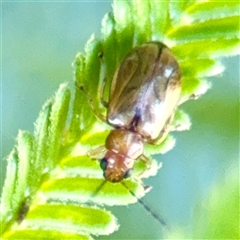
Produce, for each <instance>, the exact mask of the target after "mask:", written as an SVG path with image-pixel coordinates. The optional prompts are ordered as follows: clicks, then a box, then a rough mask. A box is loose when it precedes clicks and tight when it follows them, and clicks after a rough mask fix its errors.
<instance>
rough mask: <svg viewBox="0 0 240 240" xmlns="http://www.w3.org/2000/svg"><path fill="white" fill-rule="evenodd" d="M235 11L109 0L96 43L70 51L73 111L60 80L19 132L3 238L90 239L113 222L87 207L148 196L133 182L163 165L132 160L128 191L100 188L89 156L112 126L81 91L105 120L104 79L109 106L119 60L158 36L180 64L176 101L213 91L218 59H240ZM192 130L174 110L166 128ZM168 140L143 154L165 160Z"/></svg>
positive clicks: (225, 6)
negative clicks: (30, 124) (29, 128)
mask: <svg viewBox="0 0 240 240" xmlns="http://www.w3.org/2000/svg"><path fill="white" fill-rule="evenodd" d="M238 9H239V3H238V2H237V1H235V2H234V1H231V2H218V1H208V2H199V1H193V0H186V1H157V0H149V1H147V0H146V1H120V0H116V1H114V5H113V12H112V13H109V14H107V15H106V16H105V17H104V18H103V21H102V29H101V38H100V39H97V38H95V37H94V35H92V36H91V38H90V39H89V41H88V42H87V44H86V46H85V51H84V53H78V54H77V55H76V59H75V62H74V74H75V84H76V87H75V92H74V93H72V94H71V95H73V96H72V98H73V103H72V105H71V107H70V109H69V101H70V90H69V89H68V86H67V84H62V85H61V86H60V88H59V90H58V91H57V93H56V95H55V96H54V97H53V98H51V99H50V100H48V101H47V102H46V104H45V105H44V106H43V108H42V110H41V111H40V114H39V118H38V119H37V121H36V124H35V130H34V134H30V133H28V132H24V131H20V132H19V135H18V137H17V143H16V147H14V149H13V151H12V152H11V153H10V155H9V156H8V159H7V161H8V167H7V177H6V180H5V185H4V189H3V194H2V197H1V215H2V219H1V221H2V222H1V224H2V230H3V236H2V239H21V238H22V239H33V238H34V239H37V238H38V239H91V236H90V235H91V234H93V235H94V234H95V235H98V234H109V233H111V232H113V231H115V230H116V229H117V228H118V224H117V222H116V219H115V217H113V216H112V215H111V213H109V212H107V211H106V210H104V209H100V208H96V207H93V205H101V204H105V205H127V204H130V203H133V202H136V201H137V199H136V197H133V196H132V195H131V194H130V192H129V189H130V190H131V191H132V192H134V193H135V194H136V196H138V197H139V198H140V197H142V196H143V195H144V194H145V190H144V187H143V185H142V182H141V180H136V178H137V177H139V176H140V177H141V178H144V177H149V176H153V175H155V174H156V172H157V170H158V169H159V168H160V166H161V165H160V164H159V163H157V162H156V161H155V160H154V159H151V158H150V163H151V165H150V167H149V169H147V170H146V168H147V167H148V166H146V163H143V162H141V161H137V162H136V164H135V168H134V174H133V178H132V179H130V180H127V181H125V185H126V186H127V188H129V189H127V188H126V187H125V186H124V185H123V184H121V183H118V184H112V183H108V182H104V180H103V177H102V170H101V169H100V168H99V162H98V161H96V160H92V159H90V158H89V157H87V156H86V154H87V152H88V150H89V149H93V148H95V147H97V146H100V145H102V144H104V140H105V138H106V136H107V134H108V132H109V130H108V129H110V128H109V126H107V125H106V124H102V123H99V121H98V120H97V118H96V116H95V114H94V113H93V111H92V109H91V108H90V107H89V102H88V101H87V98H86V95H85V94H84V93H83V92H81V91H80V90H79V87H81V86H82V85H83V86H84V88H85V89H86V92H87V94H88V97H90V98H91V100H92V106H93V107H94V109H95V112H100V113H101V114H105V113H106V109H104V108H103V107H102V106H101V104H100V99H99V91H100V88H101V83H102V82H103V81H104V80H107V84H106V91H105V92H104V97H105V99H106V100H107V99H108V92H109V88H110V84H111V79H112V77H113V74H114V72H115V70H116V68H117V66H118V65H119V63H120V61H121V60H122V59H123V57H124V56H125V54H126V53H127V52H128V51H129V50H130V49H131V48H132V47H134V46H137V45H139V44H142V43H144V42H147V41H152V40H158V41H162V42H164V43H165V44H167V45H168V46H169V47H170V48H171V50H172V52H173V53H174V55H175V56H176V58H177V59H178V61H179V63H180V65H181V69H182V82H183V83H182V98H181V102H184V101H186V100H188V99H189V98H196V97H198V96H200V95H201V94H203V93H205V92H206V90H207V89H208V88H209V87H210V83H209V82H207V80H206V77H207V76H213V75H216V74H219V73H221V72H222V71H223V70H224V67H223V66H222V65H221V63H220V62H219V61H218V59H217V58H219V57H226V56H232V55H236V54H239V49H240V48H239V45H240V44H239V25H238V22H239V10H238ZM105 78H106V79H105ZM69 112H70V113H69ZM67 120H68V121H69V125H68V124H67V123H68V121H67ZM190 125H191V122H190V118H189V117H188V115H187V114H186V113H184V112H182V111H181V110H177V111H176V114H175V117H174V121H173V123H172V126H175V127H176V128H177V130H186V129H189V128H190ZM174 144H175V139H174V138H173V137H172V136H171V135H169V136H168V137H167V138H166V139H165V141H164V142H162V143H161V144H160V145H147V146H146V148H145V154H146V155H152V154H157V153H162V154H164V153H165V152H167V151H168V150H170V149H171V148H172V147H173V146H174ZM84 204H87V205H89V206H86V205H84ZM99 219H101V221H100V220H99ZM22 220H23V221H22ZM21 221H22V222H21ZM20 222H21V223H20ZM19 223H20V225H18V224H19ZM209 235H210V234H209Z"/></svg>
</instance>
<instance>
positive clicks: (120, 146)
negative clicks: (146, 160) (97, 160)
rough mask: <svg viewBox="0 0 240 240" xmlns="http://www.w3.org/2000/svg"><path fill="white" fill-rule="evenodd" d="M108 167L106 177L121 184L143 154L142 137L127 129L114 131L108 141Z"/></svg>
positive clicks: (106, 156) (106, 157)
mask: <svg viewBox="0 0 240 240" xmlns="http://www.w3.org/2000/svg"><path fill="white" fill-rule="evenodd" d="M105 147H106V148H107V150H108V151H107V153H106V155H105V158H104V159H106V161H107V167H106V169H105V171H104V176H105V178H106V179H107V180H109V181H111V182H119V181H121V180H122V179H123V178H124V177H126V173H127V172H128V171H129V170H131V169H132V168H133V165H134V160H135V159H137V158H138V157H139V156H140V155H141V154H142V153H143V140H142V137H141V136H140V135H139V134H137V133H134V132H131V131H129V130H125V129H114V130H112V131H111V132H110V134H109V136H108V137H107V139H106V143H105Z"/></svg>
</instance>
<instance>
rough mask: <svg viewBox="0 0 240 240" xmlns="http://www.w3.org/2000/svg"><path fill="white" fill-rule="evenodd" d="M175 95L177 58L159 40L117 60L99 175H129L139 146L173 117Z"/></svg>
mask: <svg viewBox="0 0 240 240" xmlns="http://www.w3.org/2000/svg"><path fill="white" fill-rule="evenodd" d="M180 92H181V73H180V69H179V65H178V63H177V60H176V59H175V57H174V56H173V55H172V53H171V52H170V50H169V49H168V48H167V47H166V46H165V45H164V44H162V43H160V42H149V43H146V44H143V45H141V46H138V47H136V48H134V49H133V50H132V51H131V52H130V53H129V54H128V55H127V56H126V57H125V58H124V59H123V61H122V63H121V64H120V66H119V67H118V69H117V70H116V72H115V74H114V78H113V81H112V85H111V90H110V96H109V103H108V111H107V122H108V123H109V124H110V125H112V126H113V127H114V128H115V129H114V130H112V131H111V133H110V134H109V136H108V137H107V139H106V143H105V147H106V149H107V153H106V155H105V157H104V158H103V159H102V161H101V167H102V169H103V170H104V177H105V178H106V180H108V181H111V182H119V181H121V180H122V179H123V178H126V177H128V176H129V174H130V173H129V171H130V170H131V169H132V168H133V165H134V161H135V159H137V158H139V157H140V156H141V155H142V154H143V145H144V142H148V143H152V144H154V142H156V141H157V140H158V138H159V136H161V135H162V132H164V131H166V130H165V129H164V128H165V126H166V125H167V124H169V121H170V119H171V116H172V115H173V114H174V111H175V108H176V106H177V104H178V100H179V97H180Z"/></svg>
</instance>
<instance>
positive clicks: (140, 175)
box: [137, 154, 151, 178]
mask: <svg viewBox="0 0 240 240" xmlns="http://www.w3.org/2000/svg"><path fill="white" fill-rule="evenodd" d="M138 160H139V161H141V162H143V163H144V164H146V168H145V169H143V170H142V171H141V172H140V173H138V174H137V178H141V177H142V176H143V175H144V173H145V172H146V171H147V170H149V169H150V168H151V161H150V159H149V158H148V157H147V156H145V155H144V154H142V155H141V156H140V157H139V158H138Z"/></svg>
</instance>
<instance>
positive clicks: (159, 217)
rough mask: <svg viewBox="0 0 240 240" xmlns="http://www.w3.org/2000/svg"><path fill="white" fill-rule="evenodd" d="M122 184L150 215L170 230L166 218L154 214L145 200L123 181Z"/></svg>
mask: <svg viewBox="0 0 240 240" xmlns="http://www.w3.org/2000/svg"><path fill="white" fill-rule="evenodd" d="M121 183H122V185H123V186H124V187H125V188H126V189H127V190H128V191H129V192H130V193H131V195H132V196H133V197H135V198H136V199H137V201H138V202H139V203H140V205H141V206H142V207H143V208H144V209H145V210H146V211H147V212H148V213H150V214H151V215H152V216H153V217H154V218H155V219H156V220H157V221H158V222H159V223H160V224H161V225H162V226H163V227H164V228H165V229H169V225H168V224H167V222H166V221H165V220H164V218H163V217H162V216H160V215H158V214H156V213H154V211H153V210H152V209H151V208H150V207H149V206H147V204H146V203H145V202H144V201H143V200H141V199H140V198H139V197H137V196H136V194H135V193H134V192H133V191H132V190H131V189H130V188H129V187H128V186H127V185H126V183H125V182H124V181H122V182H121Z"/></svg>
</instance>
